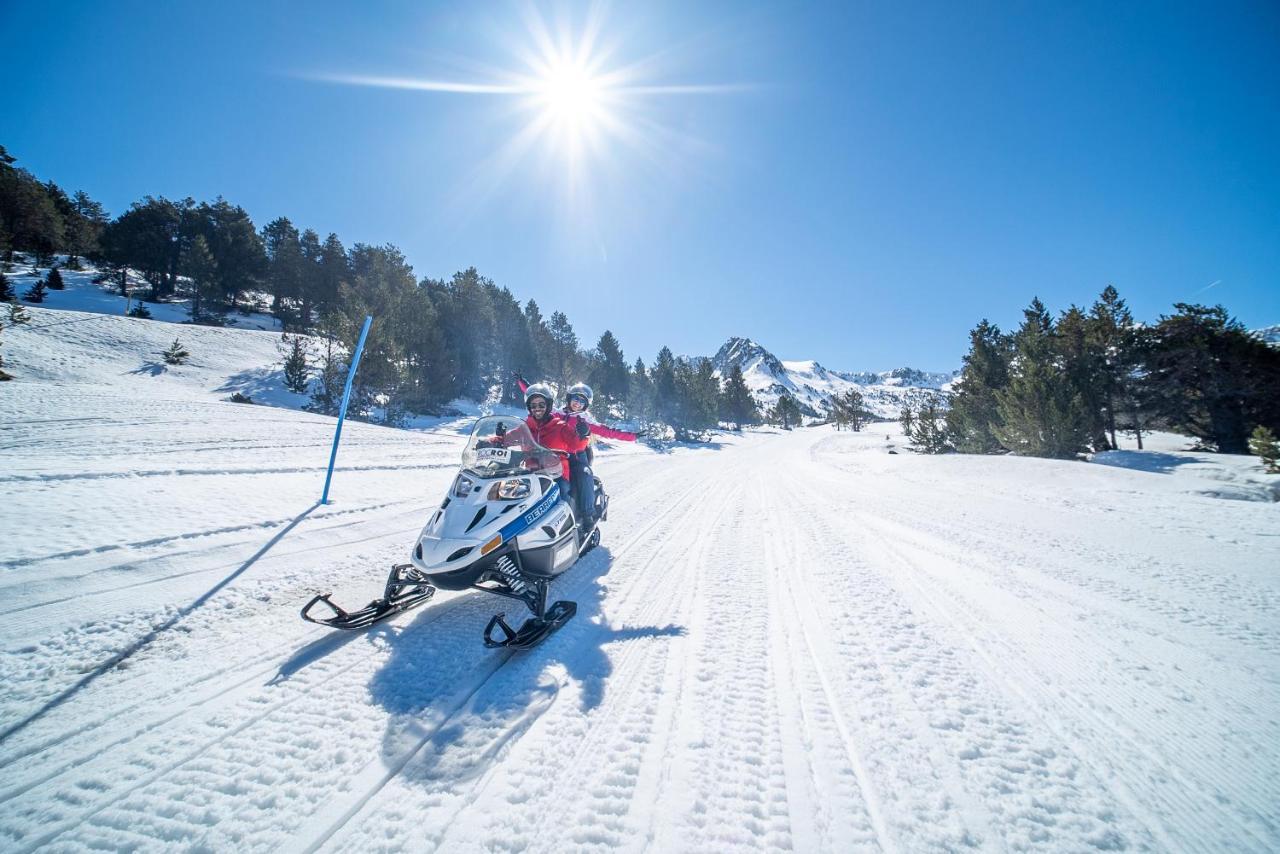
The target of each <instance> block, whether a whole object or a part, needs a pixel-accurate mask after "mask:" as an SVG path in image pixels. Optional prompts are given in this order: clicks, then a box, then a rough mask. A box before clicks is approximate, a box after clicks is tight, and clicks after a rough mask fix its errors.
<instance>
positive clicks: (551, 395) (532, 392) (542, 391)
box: [524, 383, 556, 410]
mask: <svg viewBox="0 0 1280 854" xmlns="http://www.w3.org/2000/svg"><path fill="white" fill-rule="evenodd" d="M531 397H540V398H542V399H543V400H545V401H546V402H547V409H548V410H549V409H551V404H552V402H553V401H554V400H555V399H556V393H555V392H554V391H552V390H551V386H549V385H547V384H546V383H534V384H533V385H531V386H529V387H528V388H527V389H525V390H524V406H525V409H528V408H529V398H531Z"/></svg>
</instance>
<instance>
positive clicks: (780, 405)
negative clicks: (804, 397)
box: [773, 393, 802, 430]
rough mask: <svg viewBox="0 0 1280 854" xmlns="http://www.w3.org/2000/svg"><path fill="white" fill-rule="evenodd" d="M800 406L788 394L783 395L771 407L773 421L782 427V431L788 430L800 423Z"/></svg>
mask: <svg viewBox="0 0 1280 854" xmlns="http://www.w3.org/2000/svg"><path fill="white" fill-rule="evenodd" d="M801 418H802V415H801V412H800V405H799V404H798V403H796V401H795V398H793V397H792V396H791V395H790V394H786V393H783V395H782V396H781V397H779V398H778V402H777V403H775V404H774V406H773V420H774V421H775V422H776V423H778V424H781V425H782V429H784V430H790V429H791V425H792V424H796V425H799V424H800V422H801Z"/></svg>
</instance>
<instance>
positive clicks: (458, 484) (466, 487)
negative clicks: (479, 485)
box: [453, 474, 475, 498]
mask: <svg viewBox="0 0 1280 854" xmlns="http://www.w3.org/2000/svg"><path fill="white" fill-rule="evenodd" d="M473 486H475V481H473V480H472V479H471V478H469V477H467V476H466V475H465V474H460V475H458V479H457V480H456V481H454V484H453V494H454V495H456V496H458V497H459V498H466V497H467V496H468V495H470V494H471V487H473Z"/></svg>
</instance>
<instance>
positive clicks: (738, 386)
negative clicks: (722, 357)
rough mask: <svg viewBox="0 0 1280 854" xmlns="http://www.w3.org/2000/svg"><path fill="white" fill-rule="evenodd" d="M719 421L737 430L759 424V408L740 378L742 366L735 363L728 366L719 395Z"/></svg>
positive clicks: (745, 383) (741, 377)
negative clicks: (725, 422)
mask: <svg viewBox="0 0 1280 854" xmlns="http://www.w3.org/2000/svg"><path fill="white" fill-rule="evenodd" d="M720 419H721V420H722V421H728V422H729V423H731V424H733V425H734V426H735V429H738V430H741V429H742V428H743V427H745V426H747V425H750V424H759V423H760V406H759V404H758V403H756V399H755V398H754V397H753V396H752V394H751V389H749V388H747V381H746V380H745V379H744V378H743V376H742V366H741V365H739V364H738V363H736V362H735V363H734V364H733V365H732V366H730V368H729V376H728V378H726V379H725V381H724V390H723V391H722V392H721V393H720Z"/></svg>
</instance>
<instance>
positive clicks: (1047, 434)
mask: <svg viewBox="0 0 1280 854" xmlns="http://www.w3.org/2000/svg"><path fill="white" fill-rule="evenodd" d="M969 342H970V346H969V353H968V355H966V356H965V357H964V369H963V371H962V374H961V378H960V383H959V387H958V389H957V390H956V391H955V393H954V395H953V396H952V398H951V401H950V408H949V409H947V408H945V407H943V406H940V405H937V404H926V405H925V406H923V407H921V408H919V409H917V410H910V409H909V410H907V411H905V412H904V413H903V425H904V427H905V428H906V429H907V432H908V435H909V436H910V437H911V438H912V439H913V441H914V442H915V444H916V446H917V447H918V448H920V449H921V450H924V451H928V452H930V453H942V452H945V451H951V450H955V451H960V452H962V453H969V454H993V453H1005V452H1013V453H1015V454H1023V455H1028V456H1039V457H1059V458H1070V457H1074V456H1075V455H1076V454H1079V453H1082V452H1086V451H1102V450H1107V449H1110V448H1116V447H1118V445H1117V438H1118V435H1119V434H1129V435H1131V436H1133V437H1135V438H1136V439H1137V442H1138V447H1142V435H1143V434H1144V433H1146V432H1149V431H1151V430H1156V429H1161V430H1171V431H1174V432H1178V433H1183V434H1186V435H1189V436H1193V437H1195V438H1197V439H1199V440H1200V442H1201V445H1202V446H1203V447H1205V448H1209V449H1212V450H1217V451H1221V452H1223V453H1233V454H1240V453H1245V452H1246V450H1247V449H1248V446H1249V443H1250V437H1251V436H1254V437H1255V438H1254V444H1255V446H1258V445H1259V444H1260V443H1261V444H1266V442H1267V441H1271V442H1274V435H1273V434H1274V432H1280V350H1277V349H1276V348H1274V347H1271V346H1269V345H1267V344H1266V343H1264V342H1263V341H1261V340H1260V339H1258V338H1256V337H1255V336H1253V335H1251V334H1250V333H1249V332H1248V331H1246V330H1245V328H1244V327H1243V326H1241V325H1240V323H1238V322H1237V321H1235V320H1233V319H1232V318H1231V317H1230V316H1229V315H1228V314H1227V311H1226V309H1224V308H1223V307H1222V306H1215V307H1212V308H1211V307H1206V306H1202V305H1190V304H1187V303H1177V304H1176V305H1174V313H1173V314H1171V315H1166V316H1162V317H1161V318H1160V320H1159V321H1158V322H1157V323H1155V324H1154V325H1144V324H1141V323H1136V322H1134V319H1133V317H1132V315H1131V314H1130V312H1129V309H1128V308H1127V307H1126V306H1125V302H1124V300H1122V299H1121V298H1120V295H1119V293H1118V292H1117V291H1116V289H1115V288H1114V287H1111V286H1108V287H1107V288H1106V289H1105V290H1104V291H1103V292H1102V294H1101V296H1100V297H1099V298H1098V300H1097V301H1096V302H1095V303H1094V304H1093V306H1091V307H1090V308H1089V309H1088V310H1084V309H1081V308H1078V307H1076V306H1072V307H1071V308H1069V309H1067V310H1066V311H1064V312H1062V314H1061V315H1060V316H1059V317H1058V318H1057V319H1056V320H1055V319H1054V318H1053V317H1051V316H1050V314H1049V312H1048V311H1047V310H1046V309H1045V307H1044V305H1043V304H1042V303H1041V302H1040V300H1039V299H1035V300H1033V301H1032V302H1031V305H1030V306H1028V307H1027V308H1026V309H1025V310H1024V312H1023V321H1022V325H1021V326H1019V327H1018V329H1017V331H1015V332H1013V333H1012V334H1005V333H1003V332H1001V331H1000V329H999V328H998V327H997V326H996V325H995V324H992V323H989V322H987V321H986V320H983V321H982V322H981V323H979V324H978V325H977V326H976V327H974V329H973V330H972V331H971V332H970V333H969ZM1267 437H1270V439H1268V438H1267ZM1255 450H1256V448H1255Z"/></svg>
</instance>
